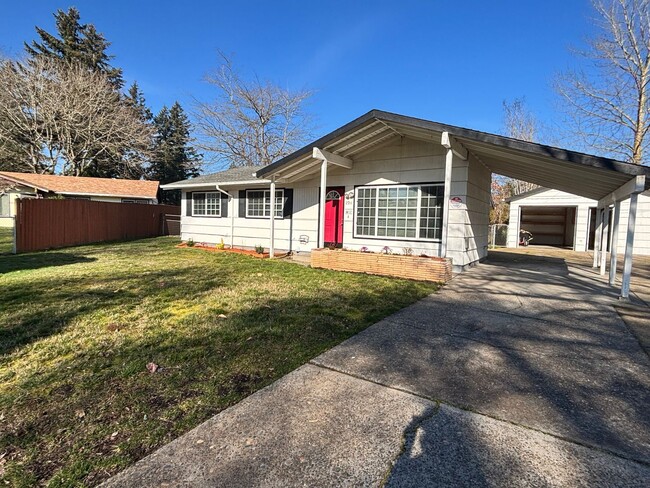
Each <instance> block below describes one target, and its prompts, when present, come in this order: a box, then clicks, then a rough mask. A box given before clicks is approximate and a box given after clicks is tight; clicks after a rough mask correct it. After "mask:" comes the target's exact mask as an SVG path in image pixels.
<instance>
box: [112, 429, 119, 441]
mask: <svg viewBox="0 0 650 488" xmlns="http://www.w3.org/2000/svg"><path fill="white" fill-rule="evenodd" d="M117 434H119V431H117V430H116V431H115V432H113V433H112V434H111V440H113V439H115V438H116V437H117Z"/></svg>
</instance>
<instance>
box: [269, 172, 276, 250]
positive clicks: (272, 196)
mask: <svg viewBox="0 0 650 488" xmlns="http://www.w3.org/2000/svg"><path fill="white" fill-rule="evenodd" d="M270 199H271V208H270V210H271V224H270V226H271V242H270V243H269V258H272V257H273V256H274V254H275V176H274V177H273V178H271V195H270Z"/></svg>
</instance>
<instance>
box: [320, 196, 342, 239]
mask: <svg viewBox="0 0 650 488" xmlns="http://www.w3.org/2000/svg"><path fill="white" fill-rule="evenodd" d="M344 195H345V188H343V187H342V186H341V187H335V188H328V189H327V195H326V197H325V236H324V237H325V238H324V241H325V245H326V246H337V247H341V246H342V245H343V197H344Z"/></svg>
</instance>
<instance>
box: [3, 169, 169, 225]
mask: <svg viewBox="0 0 650 488" xmlns="http://www.w3.org/2000/svg"><path fill="white" fill-rule="evenodd" d="M158 187H159V185H158V182H157V181H144V180H123V179H112V178H87V177H81V176H58V175H49V174H44V175H43V174H36V173H14V172H11V171H0V216H2V217H11V216H13V215H14V212H15V205H14V201H15V200H16V199H17V198H51V197H61V198H77V199H84V200H95V201H99V202H117V203H120V202H121V203H147V204H149V203H158ZM4 220H7V219H4Z"/></svg>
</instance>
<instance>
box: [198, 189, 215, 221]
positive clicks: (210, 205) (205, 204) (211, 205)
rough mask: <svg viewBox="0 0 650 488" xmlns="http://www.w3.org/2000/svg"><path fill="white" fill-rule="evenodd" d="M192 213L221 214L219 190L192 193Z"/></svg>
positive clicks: (200, 214) (199, 214)
mask: <svg viewBox="0 0 650 488" xmlns="http://www.w3.org/2000/svg"><path fill="white" fill-rule="evenodd" d="M192 215H196V216H205V217H219V216H221V195H220V194H219V192H205V193H204V192H200V193H199V192H194V193H192Z"/></svg>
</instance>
